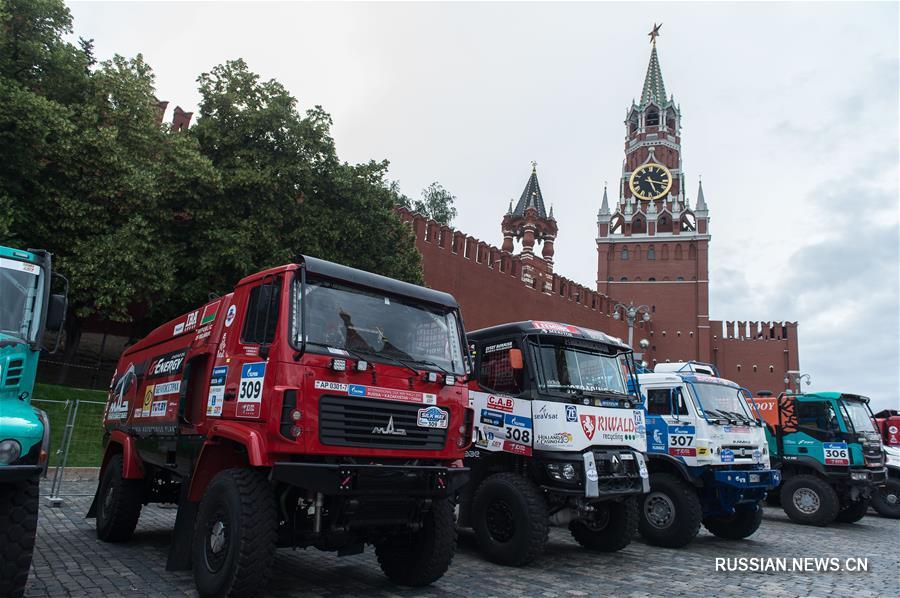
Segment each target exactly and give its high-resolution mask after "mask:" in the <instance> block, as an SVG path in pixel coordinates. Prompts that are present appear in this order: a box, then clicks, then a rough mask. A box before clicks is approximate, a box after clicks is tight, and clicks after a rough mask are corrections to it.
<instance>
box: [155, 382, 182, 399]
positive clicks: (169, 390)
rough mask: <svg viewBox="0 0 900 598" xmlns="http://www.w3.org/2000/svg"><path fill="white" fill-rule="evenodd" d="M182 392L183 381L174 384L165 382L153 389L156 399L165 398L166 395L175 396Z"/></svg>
mask: <svg viewBox="0 0 900 598" xmlns="http://www.w3.org/2000/svg"><path fill="white" fill-rule="evenodd" d="M180 390H181V380H176V381H174V382H163V383H161V384H157V385H156V386H154V387H153V396H154V397H163V396H165V395H174V394H177V393H178V391H180Z"/></svg>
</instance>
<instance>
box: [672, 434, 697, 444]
mask: <svg viewBox="0 0 900 598" xmlns="http://www.w3.org/2000/svg"><path fill="white" fill-rule="evenodd" d="M693 443H694V437H693V436H669V444H671V445H672V446H691V445H692V444H693Z"/></svg>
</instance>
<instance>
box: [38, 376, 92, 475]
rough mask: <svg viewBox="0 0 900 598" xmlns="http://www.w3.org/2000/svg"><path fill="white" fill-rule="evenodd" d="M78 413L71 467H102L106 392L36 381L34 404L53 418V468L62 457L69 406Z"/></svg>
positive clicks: (51, 429) (70, 458)
mask: <svg viewBox="0 0 900 598" xmlns="http://www.w3.org/2000/svg"><path fill="white" fill-rule="evenodd" d="M76 401H78V412H77V413H76V414H75V422H74V426H73V429H72V441H71V443H70V444H69V459H68V461H67V463H66V465H67V466H69V467H99V466H100V461H101V460H102V459H103V410H104V408H105V404H106V392H105V391H102V390H87V389H84V388H71V387H69V386H57V385H55V384H35V385H34V394H33V398H32V404H34V406H35V407H37V408H38V409H43V410H44V411H46V412H47V417H48V418H49V419H50V467H55V466H56V465H57V463H59V461H61V459H62V448H63V446H62V438H63V433H64V431H65V428H66V421H67V417H68V414H69V410H70V409H74V408H75V402H76Z"/></svg>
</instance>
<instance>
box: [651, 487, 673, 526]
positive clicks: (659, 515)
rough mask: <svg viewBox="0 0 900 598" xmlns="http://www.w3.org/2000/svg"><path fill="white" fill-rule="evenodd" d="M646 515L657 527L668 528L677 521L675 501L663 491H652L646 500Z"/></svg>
mask: <svg viewBox="0 0 900 598" xmlns="http://www.w3.org/2000/svg"><path fill="white" fill-rule="evenodd" d="M644 516H645V517H646V518H647V522H648V523H650V525H652V526H653V527H655V528H656V529H666V528H667V527H669V526H670V525H672V522H673V521H675V503H673V502H672V499H671V498H669V497H668V496H666V495H665V494H663V493H662V492H651V493H650V495H649V496H647V500H645V501H644Z"/></svg>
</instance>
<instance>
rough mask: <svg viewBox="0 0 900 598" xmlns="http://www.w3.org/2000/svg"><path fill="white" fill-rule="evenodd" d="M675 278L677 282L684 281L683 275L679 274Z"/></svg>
mask: <svg viewBox="0 0 900 598" xmlns="http://www.w3.org/2000/svg"><path fill="white" fill-rule="evenodd" d="M675 280H677V281H678V282H684V276H679V277H678V278H676V279H675Z"/></svg>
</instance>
